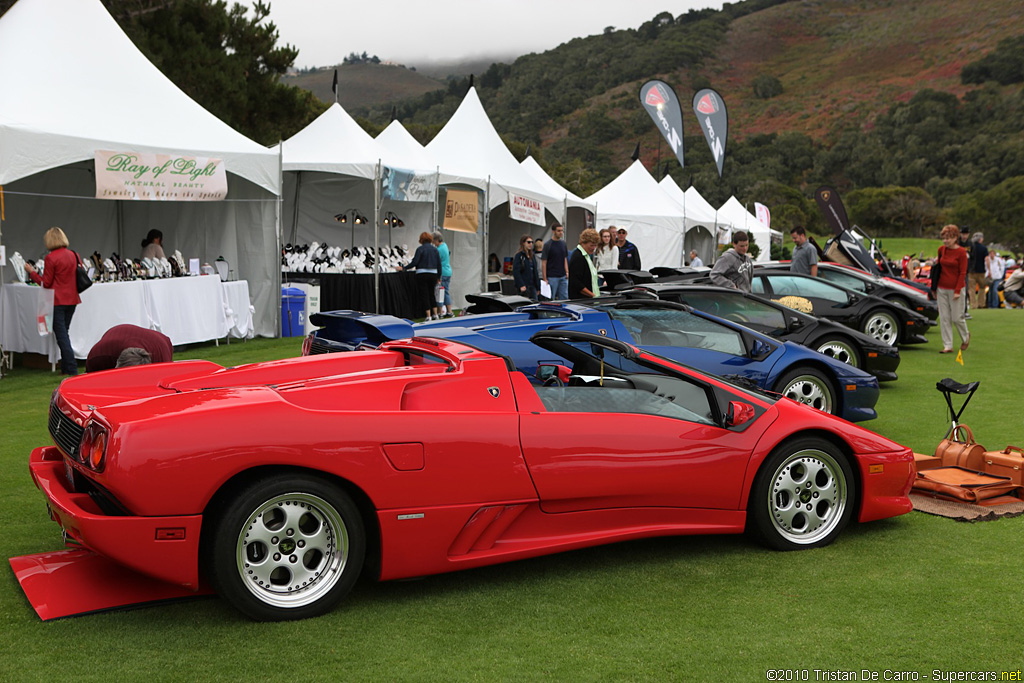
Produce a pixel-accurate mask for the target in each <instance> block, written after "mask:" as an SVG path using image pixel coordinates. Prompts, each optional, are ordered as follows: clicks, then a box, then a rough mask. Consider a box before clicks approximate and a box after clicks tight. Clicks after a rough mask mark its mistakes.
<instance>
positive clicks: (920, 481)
mask: <svg viewBox="0 0 1024 683" xmlns="http://www.w3.org/2000/svg"><path fill="white" fill-rule="evenodd" d="M914 488H915V489H916V490H918V491H922V492H924V493H927V494H931V495H935V496H939V497H941V498H950V499H954V500H959V501H963V502H965V503H978V502H980V501H983V500H988V499H989V498H997V497H999V496H1005V495H1008V494H1010V495H1012V494H1014V493H1016V491H1017V490H1018V489H1019V488H1020V486H1018V485H1017V484H1014V483H1013V482H1012V481H1010V480H1009V479H1008V478H1007V477H1000V476H996V475H992V474H986V473H984V472H972V471H970V470H968V469H965V468H963V467H939V468H937V469H934V470H927V471H925V472H918V473H917V479H916V480H914Z"/></svg>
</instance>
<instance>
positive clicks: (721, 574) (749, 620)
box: [0, 310, 1024, 681]
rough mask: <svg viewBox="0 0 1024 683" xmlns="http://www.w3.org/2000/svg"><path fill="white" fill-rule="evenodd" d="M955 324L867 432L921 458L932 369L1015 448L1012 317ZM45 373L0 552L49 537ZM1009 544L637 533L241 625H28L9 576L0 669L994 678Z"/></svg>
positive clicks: (1017, 422) (0, 580)
mask: <svg viewBox="0 0 1024 683" xmlns="http://www.w3.org/2000/svg"><path fill="white" fill-rule="evenodd" d="M969 325H970V327H971V330H972V335H973V336H972V342H971V348H970V350H969V351H967V352H966V354H965V355H966V358H965V364H964V366H963V367H961V366H960V365H958V364H956V363H955V362H954V360H953V356H947V355H940V354H939V353H938V350H939V347H940V342H939V340H938V329H937V328H935V329H933V331H932V332H931V333H930V334H929V337H930V342H929V343H928V344H926V345H922V346H918V347H904V349H903V350H902V356H903V362H902V364H901V366H900V368H899V375H900V379H899V380H898V381H897V382H893V383H888V384H885V385H883V388H882V392H881V399H880V401H879V404H878V412H879V415H880V417H879V418H878V419H877V420H875V421H873V422H869V423H866V425H865V426H867V427H868V428H870V429H873V430H876V431H878V432H880V433H882V434H884V435H886V436H888V437H890V438H893V439H895V440H897V441H899V442H901V443H904V444H906V445H908V446H911V447H913V448H914V449H915V450H918V451H923V452H928V451H931V450H933V449H934V447H935V444H936V443H937V442H938V440H939V439H940V438H941V436H942V434H943V432H944V430H945V428H946V426H947V418H946V415H945V404H944V402H943V400H942V397H941V396H940V394H939V393H938V392H937V391H936V390H935V382H936V381H937V380H939V379H942V378H943V377H952V378H954V379H956V380H958V381H961V382H966V381H972V380H981V381H982V386H981V389H980V390H979V391H978V393H977V394H976V395H975V398H974V400H973V401H972V402H971V405H970V406H969V407H968V409H967V412H966V413H965V418H966V421H967V423H968V424H970V425H971V426H972V427H973V428H974V432H975V434H976V435H977V437H978V439H979V440H980V441H981V443H983V444H985V445H986V446H987V447H988V448H997V447H999V448H1001V447H1002V446H1004V445H1006V444H1007V443H1013V444H1017V445H1024V420H1022V418H1021V411H1020V401H1019V385H1020V371H1019V369H1018V366H1017V363H1018V361H1017V353H1018V347H1017V340H1018V339H1019V333H1020V331H1021V330H1022V329H1024V311H1015V310H1009V311H1007V310H982V311H975V312H974V319H973V320H971V321H969ZM298 346H299V340H298V339H283V340H253V341H249V342H247V343H234V344H231V345H230V346H220V347H213V346H205V347H199V348H195V349H191V350H189V351H187V352H183V353H178V354H176V356H175V357H176V358H177V359H183V358H208V359H211V360H214V361H216V362H219V363H224V364H228V365H232V364H238V363H241V362H248V361H255V360H265V359H272V358H281V357H286V356H290V355H295V354H297V353H298ZM57 383H58V378H57V376H55V375H53V374H51V373H49V372H47V371H41V370H28V369H24V368H22V367H16V368H15V370H14V371H13V373H11V374H10V375H9V376H8V377H6V378H4V379H2V380H0V433H2V435H3V437H2V439H0V449H2V450H0V487H2V491H3V494H4V495H3V498H2V499H0V519H4V520H6V523H5V524H4V527H3V533H0V550H2V555H3V557H5V558H6V557H11V556H15V555H23V554H29V553H36V552H42V551H48V550H57V549H60V548H61V542H60V536H59V530H58V527H57V525H56V524H54V523H53V522H51V521H50V520H49V519H48V518H47V515H46V511H45V507H44V504H43V498H42V496H41V494H40V493H39V492H38V491H36V489H35V488H34V487H33V485H32V483H31V481H30V478H29V475H28V469H27V461H28V453H29V451H30V450H31V448H33V447H34V446H37V445H41V444H46V443H49V436H48V435H47V432H46V411H47V402H48V399H49V396H50V393H51V392H52V391H53V388H54V387H55V386H56V385H57ZM438 428H439V429H455V428H457V425H454V424H449V425H439V426H438ZM595 428H598V429H600V428H602V427H601V425H597V424H595ZM182 438H188V436H187V435H183V436H182ZM1022 539H1024V518H1014V519H1003V520H999V521H995V522H983V523H977V524H966V523H959V522H954V521H951V520H947V519H941V518H937V517H932V516H928V515H925V514H922V513H917V512H913V513H911V514H909V515H904V516H902V517H898V518H895V519H891V520H885V521H881V522H873V523H871V524H865V525H861V526H853V527H851V528H848V529H847V531H846V532H845V533H844V534H843V536H842V537H841V538H840V539H839V540H838V541H837V542H836V543H834V544H833V545H832V546H829V547H827V548H823V549H819V550H813V551H805V552H792V553H780V552H774V551H769V550H766V549H764V548H762V547H760V546H758V545H755V544H753V543H752V542H750V541H748V540H747V539H746V538H744V537H741V536H719V537H699V536H698V537H685V538H667V539H654V540H646V541H641V542H630V543H621V544H616V545H612V546H606V547H602V548H593V549H589V550H583V551H577V552H571V553H564V554H561V555H554V556H550V557H545V558H540V559H535V560H528V561H522V562H515V563H511V564H507V565H503V566H497V567H490V568H485V569H478V570H471V571H466V572H461V573H455V574H447V575H441V576H434V577H428V578H425V579H422V580H417V581H404V582H393V583H383V584H376V583H372V582H368V581H363V582H361V583H360V584H359V585H357V587H356V589H355V590H354V591H353V593H352V595H351V597H350V599H349V600H348V601H347V602H345V603H344V604H343V605H342V606H341V607H340V608H339V609H337V610H336V611H334V612H333V613H331V614H329V615H327V616H324V617H321V618H318V619H314V620H309V621H305V622H298V623H282V624H257V623H252V622H250V621H247V620H246V619H244V618H242V617H241V616H239V615H238V614H237V613H235V612H234V611H233V610H232V609H231V608H229V607H228V606H227V605H226V604H224V603H223V602H221V601H220V600H218V599H216V598H206V599H200V600H194V601H189V602H184V603H177V604H173V605H167V606H160V607H152V608H147V609H139V610H133V611H125V612H115V613H108V614H98V615H92V616H86V617H80V618H74V619H63V620H58V621H54V622H49V623H42V622H40V621H39V619H38V618H37V617H36V616H35V613H34V612H33V611H32V609H31V608H30V607H29V605H28V603H27V601H26V600H25V598H24V596H23V594H22V592H21V590H20V588H19V586H18V584H17V582H16V581H15V579H14V575H13V573H12V572H11V571H10V570H9V568H8V569H7V571H3V572H0V628H2V631H3V633H4V638H3V640H2V643H3V644H2V645H0V680H2V681H8V680H18V681H21V680H40V681H53V680H58V679H59V680H104V681H106V680H146V681H177V680H232V681H233V680H259V679H267V678H273V679H278V678H281V679H286V680H287V679H293V678H294V679H300V680H341V679H349V680H367V681H379V680H387V681H391V680H403V681H404V680H423V681H435V680H442V681H447V680H479V681H497V680H535V679H548V680H586V681H592V680H622V679H625V680H680V679H687V680H706V681H733V680H737V681H764V680H766V675H765V672H766V670H768V669H791V670H797V674H798V676H803V675H804V674H803V673H802V671H803V670H806V671H807V674H806V676H807V678H799V677H798V678H796V679H791V680H810V681H814V680H828V679H825V678H820V677H817V675H816V674H815V671H814V670H815V669H844V670H856V671H857V672H858V674H859V671H860V670H861V669H869V670H872V671H875V672H878V673H879V676H880V680H882V677H883V676H884V675H885V674H884V672H885V671H886V670H890V671H915V672H922V673H926V674H928V676H929V677H931V676H932V670H933V669H940V670H943V671H979V670H982V671H995V672H997V675H998V672H1001V671H1006V670H1011V671H1016V670H1017V669H1019V668H1020V667H1021V664H1022V662H1021V655H1022V649H1021V633H1020V627H1019V624H1020V605H1021V597H1022V591H1024V588H1022V585H1024V583H1022V580H1021V566H1022V563H1021V559H1020V557H1021V541H1022ZM833 680H834V679H833ZM947 680H948V679H947Z"/></svg>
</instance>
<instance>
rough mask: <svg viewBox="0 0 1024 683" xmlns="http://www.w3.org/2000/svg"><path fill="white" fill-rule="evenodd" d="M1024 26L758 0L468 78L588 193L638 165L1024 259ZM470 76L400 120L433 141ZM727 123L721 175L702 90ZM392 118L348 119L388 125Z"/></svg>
mask: <svg viewBox="0 0 1024 683" xmlns="http://www.w3.org/2000/svg"><path fill="white" fill-rule="evenodd" d="M1021 36H1024V16H1022V14H1021V12H1020V11H1019V5H1018V4H1017V3H1016V2H1014V1H1012V0H979V1H978V2H972V3H963V2H958V1H956V0H921V1H920V2H914V3H904V2H896V1H893V0H861V1H860V2H844V3H836V2H825V1H815V0H792V1H789V2H778V1H774V2H773V1H771V0H748V1H747V2H740V3H735V4H729V5H726V6H725V7H724V8H723V10H722V11H720V12H715V11H711V10H702V11H699V12H697V11H691V12H688V13H686V14H683V15H680V16H678V17H672V15H670V14H668V13H662V14H659V15H657V16H656V17H653V18H652V20H651V21H649V22H646V23H644V24H643V25H641V26H640V27H638V28H636V29H628V30H610V29H609V30H606V31H605V33H604V34H602V35H597V36H590V37H587V38H580V39H576V40H573V41H570V42H568V43H566V44H563V45H561V46H559V47H558V48H556V49H554V50H551V51H548V52H545V53H542V54H531V55H526V56H524V57H521V58H519V59H517V60H516V61H515V62H513V63H512V64H493V65H491V67H490V68H489V69H488V70H487V71H485V72H484V73H483V74H479V75H478V76H477V77H476V79H475V86H476V87H477V89H478V92H479V94H480V97H481V100H482V101H483V103H484V106H485V108H486V109H487V112H488V114H489V115H490V117H491V119H492V121H493V122H494V124H495V127H496V128H497V129H498V131H499V132H500V133H501V134H502V135H503V137H504V138H505V140H506V142H507V143H508V145H509V148H510V149H511V150H512V151H513V153H514V154H516V155H517V156H519V157H522V155H523V154H524V153H525V150H526V148H527V146H528V145H529V146H530V147H531V151H532V153H533V155H534V156H535V157H536V158H537V159H538V160H539V161H540V162H541V164H542V165H543V166H544V167H545V168H546V169H547V170H548V171H549V172H551V173H552V175H553V176H554V177H555V178H556V179H558V180H560V181H561V182H562V183H563V184H564V185H565V186H566V187H568V188H569V189H571V190H573V191H574V192H577V193H578V194H583V195H586V194H589V193H591V192H593V191H595V190H597V189H599V188H600V187H601V186H603V185H604V184H606V183H607V182H609V181H610V180H612V179H613V178H615V176H616V175H617V174H618V173H620V172H621V171H622V170H623V169H624V168H625V167H626V166H628V165H629V163H630V161H631V160H630V155H631V153H632V151H633V149H634V148H635V146H636V144H637V143H639V144H640V147H641V159H642V160H643V162H644V164H645V165H646V166H647V168H648V169H650V170H651V171H652V173H654V174H655V176H656V177H658V178H660V177H661V176H662V175H663V174H664V173H665V172H668V173H670V174H671V175H672V176H673V178H674V179H675V180H676V181H677V182H678V183H679V184H680V185H681V186H682V187H686V186H688V185H690V184H693V185H695V186H696V187H697V189H698V190H700V192H701V193H702V194H704V195H705V196H706V197H707V198H708V199H709V200H710V201H711V202H712V203H714V204H716V205H717V204H720V203H722V202H724V201H725V200H726V199H728V197H729V196H730V195H736V196H737V198H739V199H740V200H741V201H743V202H747V203H751V202H753V201H760V202H762V203H765V204H768V205H769V207H771V208H772V210H773V211H772V214H773V219H774V220H775V221H776V222H777V223H776V227H782V228H783V229H785V228H786V227H788V226H790V225H794V224H804V225H807V226H808V227H811V228H812V229H817V230H824V226H823V224H822V223H821V219H820V216H819V213H818V211H817V209H816V207H815V206H814V204H813V202H812V201H811V199H810V198H811V196H812V193H813V191H814V189H815V188H816V187H818V186H819V185H822V184H829V185H833V186H834V187H836V188H837V189H839V190H840V191H841V192H842V194H843V197H844V199H845V200H846V202H847V206H848V208H849V210H850V215H851V220H853V221H854V222H856V223H858V224H859V225H861V226H862V227H864V228H866V229H868V230H869V231H871V232H874V233H877V234H883V235H906V236H909V237H917V236H932V235H933V234H934V233H937V229H938V227H940V226H941V225H942V224H943V223H945V222H949V221H953V222H959V223H969V224H971V225H972V227H975V228H979V229H983V230H985V231H986V232H987V233H988V234H989V235H990V236H991V237H994V238H997V239H1001V240H1003V241H1004V242H1005V243H1006V244H1007V245H1010V246H1013V247H1014V248H1015V249H1016V250H1018V251H1019V250H1020V249H1021V248H1022V246H1024V228H1021V227H1018V226H1017V225H1016V224H1017V222H1018V221H1017V216H1019V215H1021V214H1022V212H1024V204H1022V202H1024V199H1022V197H1024V193H1022V192H1021V191H1020V190H1021V189H1024V106H1022V105H1024V96H1022V88H1021V84H1022V80H1024V75H1022V71H1024V70H1022V62H1021V60H1022V55H1024V50H1021V49H1020V41H1021ZM650 78H661V79H662V80H665V81H667V82H668V83H670V84H672V85H673V86H674V87H675V89H676V91H677V93H678V95H679V97H680V99H681V100H682V104H683V110H684V111H683V114H684V129H685V130H684V134H685V148H686V155H685V162H686V167H685V168H680V167H679V164H678V163H677V162H676V161H675V160H674V158H673V157H672V155H671V154H670V153H669V152H668V151H667V146H666V145H665V144H664V143H663V142H662V140H661V137H660V134H659V133H658V131H657V129H656V128H655V126H654V125H653V123H652V122H651V120H650V118H649V117H648V115H647V113H646V112H645V111H644V110H643V109H642V107H641V106H640V104H639V101H638V99H637V93H638V91H639V87H640V85H641V84H642V83H643V82H644V81H646V80H648V79H650ZM468 85H469V80H468V78H465V79H451V80H449V82H448V87H447V88H446V89H445V90H442V91H435V92H431V93H428V94H426V95H424V96H422V97H420V98H418V99H414V100H409V101H406V102H403V103H400V104H399V105H398V107H397V110H398V114H399V117H400V118H401V120H402V122H403V123H404V124H406V125H407V126H410V129H411V130H414V134H418V135H419V136H420V139H421V141H423V142H426V141H428V140H429V139H430V137H432V135H433V134H434V133H435V132H436V130H437V129H439V128H440V126H442V125H443V124H444V122H446V121H447V120H448V118H449V117H450V116H451V114H452V112H454V110H455V108H456V107H457V106H458V104H459V102H460V101H461V98H462V96H463V95H464V93H465V91H466V88H467V87H468ZM703 87H713V88H715V89H716V90H718V92H719V93H721V94H722V96H723V98H724V100H725V102H726V104H727V106H728V110H729V141H728V146H727V150H726V153H727V158H726V163H725V168H724V172H723V177H722V178H721V179H720V178H719V177H718V173H717V170H716V169H715V166H714V163H713V160H712V157H711V154H710V152H709V150H708V148H707V145H706V144H705V142H704V139H703V137H702V136H701V134H700V131H699V130H698V128H697V122H696V119H695V118H694V116H693V115H692V109H691V108H690V100H691V98H692V95H693V93H694V92H695V91H696V90H698V89H699V88H703ZM390 111H391V106H390V105H389V106H388V107H387V108H386V110H385V108H368V109H355V110H353V112H354V113H356V114H360V115H362V116H363V117H365V118H364V119H363V122H364V125H365V126H366V127H367V128H368V129H370V130H377V129H379V128H380V127H382V126H383V125H386V124H387V122H388V120H389V116H390Z"/></svg>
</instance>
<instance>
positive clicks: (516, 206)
mask: <svg viewBox="0 0 1024 683" xmlns="http://www.w3.org/2000/svg"><path fill="white" fill-rule="evenodd" d="M508 210H509V215H510V216H511V217H512V218H514V219H515V220H517V221H523V222H524V223H533V224H534V225H544V205H543V204H541V203H540V202H538V201H537V200H536V199H530V198H529V197H523V196H522V195H518V194H512V193H511V192H509V193H508Z"/></svg>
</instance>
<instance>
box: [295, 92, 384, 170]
mask: <svg viewBox="0 0 1024 683" xmlns="http://www.w3.org/2000/svg"><path fill="white" fill-rule="evenodd" d="M282 144H283V146H284V151H283V153H282V162H283V166H284V170H286V171H324V172H328V173H342V174H345V175H351V176H357V177H360V178H373V177H374V173H375V169H376V166H377V163H378V162H379V161H380V160H381V150H380V147H379V146H378V145H377V143H376V142H375V141H374V139H373V138H372V137H371V136H370V134H369V133H367V132H366V131H365V130H363V128H362V126H360V125H359V124H358V123H356V121H355V119H353V118H352V117H351V116H350V115H349V113H348V112H347V111H345V109H344V108H343V107H342V106H341V105H340V104H338V103H337V102H335V103H334V104H332V105H331V106H330V107H328V108H327V111H325V112H324V113H323V114H321V115H320V116H318V117H316V119H314V120H313V121H312V122H311V123H310V124H309V125H308V126H306V127H305V128H303V129H302V130H300V131H299V132H298V133H296V134H295V135H293V136H292V137H290V138H288V139H287V140H285V141H284V142H283V143H282Z"/></svg>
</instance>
